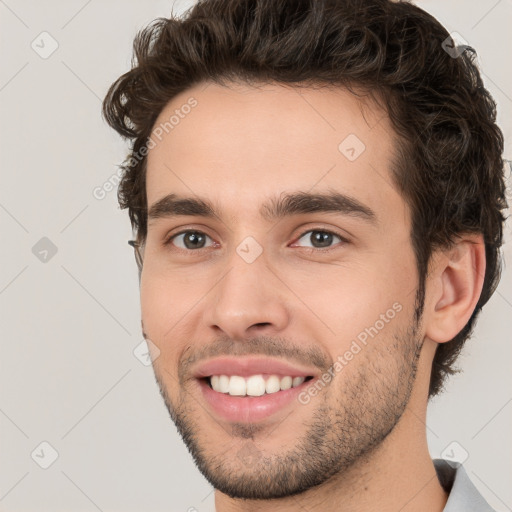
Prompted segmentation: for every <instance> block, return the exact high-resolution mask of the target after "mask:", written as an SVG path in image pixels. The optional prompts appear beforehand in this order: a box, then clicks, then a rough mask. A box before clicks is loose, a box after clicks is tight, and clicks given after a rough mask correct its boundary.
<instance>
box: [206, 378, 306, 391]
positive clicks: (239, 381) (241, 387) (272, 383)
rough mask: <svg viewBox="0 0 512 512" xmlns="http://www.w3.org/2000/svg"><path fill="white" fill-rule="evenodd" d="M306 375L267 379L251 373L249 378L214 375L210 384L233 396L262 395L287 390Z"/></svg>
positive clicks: (301, 380) (216, 389)
mask: <svg viewBox="0 0 512 512" xmlns="http://www.w3.org/2000/svg"><path fill="white" fill-rule="evenodd" d="M304 380H305V378H304V377H293V378H292V377H291V376H288V375H287V376H285V377H281V378H280V377H278V376H277V375H270V376H269V377H268V378H267V379H266V380H265V379H264V378H263V375H251V376H250V377H248V378H244V377H240V376H238V375H231V377H229V376H228V375H212V376H211V377H210V384H211V386H212V388H213V390H214V391H218V392H219V393H225V394H230V395H232V396H262V395H264V394H265V393H267V394H272V393H277V392H278V391H285V390H287V389H290V388H292V387H294V388H295V387H297V386H300V385H301V384H302V383H303V382H304Z"/></svg>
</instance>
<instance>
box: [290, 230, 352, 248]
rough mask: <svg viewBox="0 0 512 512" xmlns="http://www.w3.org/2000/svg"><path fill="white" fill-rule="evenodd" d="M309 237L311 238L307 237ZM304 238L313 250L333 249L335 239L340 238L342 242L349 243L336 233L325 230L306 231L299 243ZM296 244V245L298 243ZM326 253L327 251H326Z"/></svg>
mask: <svg viewBox="0 0 512 512" xmlns="http://www.w3.org/2000/svg"><path fill="white" fill-rule="evenodd" d="M306 235H309V236H306ZM303 238H305V239H306V241H309V242H310V243H311V244H312V245H309V246H306V247H310V248H312V249H325V248H326V249H327V250H329V249H331V248H333V246H332V245H331V244H332V243H333V239H334V238H338V239H339V241H340V242H342V243H343V242H345V243H348V241H347V240H346V239H345V238H343V237H342V236H341V235H338V234H336V233H332V232H331V231H326V230H323V229H311V230H309V231H306V232H305V233H302V235H301V236H300V237H299V238H298V239H297V242H299V241H300V240H302V239H303ZM297 242H295V243H297ZM324 252H326V251H324Z"/></svg>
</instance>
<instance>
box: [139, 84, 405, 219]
mask: <svg viewBox="0 0 512 512" xmlns="http://www.w3.org/2000/svg"><path fill="white" fill-rule="evenodd" d="M393 133H394V132H393V130H392V128H391V126H390V123H389V119H388V116H387V115H386V113H385V111H383V110H382V109H381V108H380V107H379V106H377V105H376V104H375V102H373V101H371V100H370V99H369V98H366V99H361V98H357V97H356V96H355V95H354V94H353V93H351V92H349V91H347V90H345V89H343V88H337V89H334V88H329V89H327V88H322V89H319V88H316V89H313V88H307V89H306V88H300V89H299V88H293V87H288V86H283V85H277V84H267V85H261V86H258V87H253V86H249V85H241V84H230V85H229V86H221V85H218V84H214V83H202V84H198V85H196V86H194V87H193V88H190V89H188V90H186V91H184V92H182V93H181V94H179V95H178V96H176V97H175V98H173V100H172V101H170V102H169V103H168V104H167V106H166V107H165V108H164V109H163V110H162V112H161V113H160V115H159V117H158V119H157V121H156V123H155V125H154V128H153V133H152V136H151V138H152V141H153V145H152V147H151V149H150V151H149V153H148V161H147V163H148V165H147V180H146V191H147V198H148V205H149V206H151V205H152V204H154V203H155V202H156V201H157V200H158V199H160V198H161V197H163V196H164V195H167V194H169V193H171V192H172V193H177V194H180V195H186V196H193V195H196V196H200V197H209V198H211V200H212V201H213V202H216V203H219V204H222V203H225V204H226V205H228V208H229V205H232V207H233V211H236V210H237V209H238V210H240V208H242V210H244V211H254V212H257V211H260V205H261V204H262V203H263V202H264V199H265V198H267V197H274V196H275V195H276V192H282V191H285V192H295V191H297V190H301V191H313V192H316V191H319V192H320V191H326V190H338V191H340V192H342V193H344V194H346V195H349V196H351V197H355V198H357V199H358V200H360V201H361V202H362V203H366V204H368V203H370V204H372V205H375V206H376V209H377V210H378V209H379V208H384V209H385V208H389V206H390V203H397V204H398V205H399V206H400V207H401V208H402V209H403V207H404V204H403V200H402V198H401V196H400V195H399V194H398V192H397V190H396V189H395V187H394V185H393V182H392V178H391V166H392V161H393V156H394V147H395V145H394V137H393ZM253 208H254V210H253Z"/></svg>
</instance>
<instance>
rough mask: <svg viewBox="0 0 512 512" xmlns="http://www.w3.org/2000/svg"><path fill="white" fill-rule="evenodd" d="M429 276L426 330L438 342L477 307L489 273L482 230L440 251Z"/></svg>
mask: <svg viewBox="0 0 512 512" xmlns="http://www.w3.org/2000/svg"><path fill="white" fill-rule="evenodd" d="M432 261H433V267H432V268H431V271H430V273H429V275H428V276H427V283H426V285H427V286H426V290H427V294H429V291H430V294H429V295H430V297H428V301H427V297H425V305H426V306H427V307H428V308H429V311H428V322H427V324H428V325H426V330H425V334H426V336H428V337H429V338H430V339H431V340H433V341H436V342H437V343H445V342H447V341H450V340H451V339H453V338H454V337H455V336H456V335H457V334H458V333H459V332H460V331H461V330H462V329H463V327H464V326H465V325H466V323H467V322H468V320H469V319H470V317H471V315H472V314H473V311H474V309H475V307H476V304H477V302H478V299H479V298H480V294H481V292H482V287H483V283H484V276H485V244H484V241H483V236H482V235H481V234H475V235H473V234H469V235H465V236H462V237H460V238H459V239H458V241H457V242H456V243H455V245H454V246H452V247H451V248H450V249H447V250H444V251H440V252H437V253H436V254H435V255H434V257H433V260H432Z"/></svg>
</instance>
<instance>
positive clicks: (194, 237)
mask: <svg viewBox="0 0 512 512" xmlns="http://www.w3.org/2000/svg"><path fill="white" fill-rule="evenodd" d="M207 238H209V239H210V240H212V239H211V238H210V237H209V236H208V235H207V234H206V233H203V232H202V231H193V230H187V231H182V232H181V233H176V234H175V235H172V236H170V237H169V238H168V239H167V240H166V242H165V245H170V244H173V245H175V246H176V247H178V248H179V249H183V250H189V249H191V250H194V249H203V248H204V247H205V243H206V239H207Z"/></svg>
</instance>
